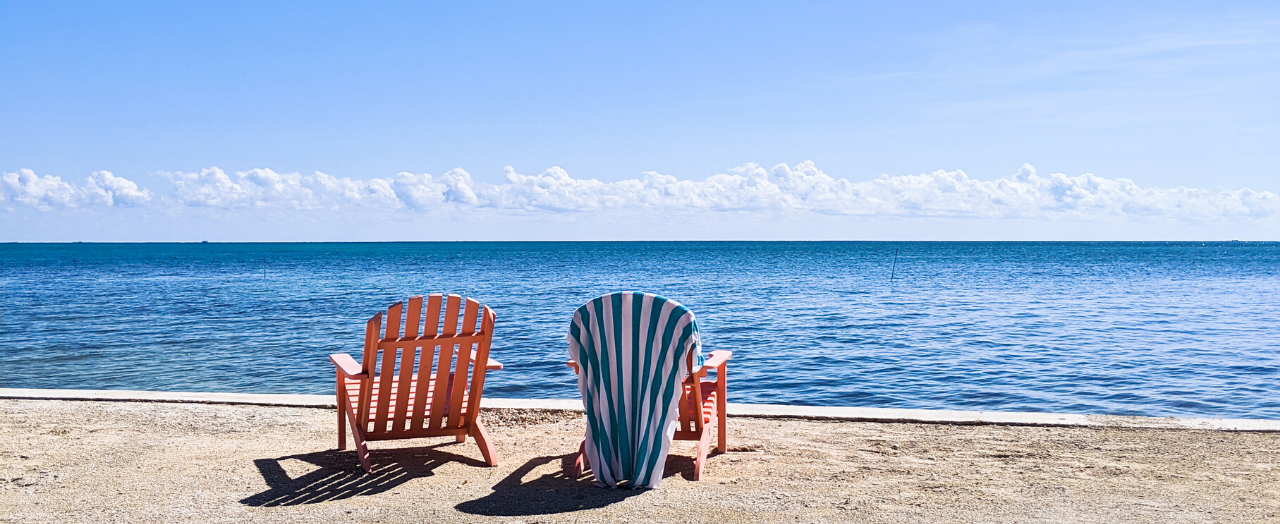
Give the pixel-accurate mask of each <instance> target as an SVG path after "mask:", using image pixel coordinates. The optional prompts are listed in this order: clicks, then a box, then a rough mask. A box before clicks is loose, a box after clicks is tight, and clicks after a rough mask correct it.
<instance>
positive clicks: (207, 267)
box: [0, 242, 1280, 419]
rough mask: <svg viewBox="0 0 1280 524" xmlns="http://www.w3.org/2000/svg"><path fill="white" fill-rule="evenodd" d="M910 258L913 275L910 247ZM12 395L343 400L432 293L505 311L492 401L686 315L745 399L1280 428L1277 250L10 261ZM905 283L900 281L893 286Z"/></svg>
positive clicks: (52, 254)
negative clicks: (604, 300) (370, 349)
mask: <svg viewBox="0 0 1280 524" xmlns="http://www.w3.org/2000/svg"><path fill="white" fill-rule="evenodd" d="M895 252H897V263H896V267H894V263H893V258H894V256H895V255H894V253H895ZM0 263H2V266H0V364H3V365H4V366H5V369H6V370H7V372H6V373H5V374H4V375H3V376H0V386H3V387H21V388H87V389H148V390H172V391H240V392H255V393H315V394H328V393H329V392H330V391H331V389H332V387H333V386H332V381H333V372H332V369H331V367H330V365H329V364H328V362H327V358H326V357H327V355H328V354H329V353H332V352H337V351H346V352H350V353H353V354H356V353H358V350H359V348H360V345H361V337H362V336H363V326H364V321H365V320H366V319H367V318H368V317H369V316H371V315H372V314H373V313H375V312H377V311H378V310H379V309H381V308H384V307H385V306H386V305H388V304H390V303H391V302H394V301H396V300H401V299H403V298H405V297H408V296H410V295H413V294H422V293H430V292H440V291H444V292H454V293H459V294H463V295H468V296H472V297H475V298H477V299H479V300H481V301H482V302H484V303H486V304H488V305H489V306H491V307H493V308H494V309H495V310H496V311H497V313H498V328H497V332H496V333H497V334H496V337H495V340H494V350H493V351H494V356H495V357H496V358H498V359H500V360H502V361H503V363H504V364H505V365H506V369H504V370H503V371H501V372H495V373H493V374H491V375H489V378H488V379H487V381H486V384H485V389H486V395H490V396H494V397H523V398H575V397H576V396H577V389H576V386H575V382H574V379H573V375H572V374H571V373H570V372H569V370H568V369H567V368H566V367H565V366H564V364H563V362H564V360H565V358H566V351H565V339H564V336H565V330H566V328H567V324H568V321H569V318H570V316H571V315H572V313H573V311H574V309H575V308H577V306H579V305H581V304H582V303H583V302H585V301H586V300H588V299H590V298H593V297H595V296H598V295H601V294H604V293H607V292H612V291H619V290H642V291H651V292H656V293H659V294H662V295H665V296H667V297H669V298H672V299H675V300H677V301H680V302H682V303H684V304H685V305H687V306H689V307H690V309H692V310H693V311H694V312H695V314H696V315H697V318H698V322H699V325H700V327H701V329H702V332H703V341H704V344H705V346H706V348H707V349H731V350H733V351H734V359H733V361H732V362H731V364H730V375H729V378H730V384H731V385H730V394H729V396H730V401H733V402H754V403H787V404H804V405H836V406H871V407H897V408H946V409H970V410H977V409H981V410H1000V411H1051V412H1073V413H1106V414H1126V415H1153V416H1166V415H1173V416H1210V417H1249V418H1272V419H1276V418H1280V380H1277V379H1280V336H1278V335H1277V332H1278V331H1277V330H1276V328H1275V326H1277V325H1280V304H1278V301H1277V299H1276V298H1275V297H1277V296H1280V293H1278V292H1280V243H1274V242H1271V243H1266V242H1263V243H1254V242H1219V243H1199V242H1195V243H1191V242H1185V243H1180V242H1171V243H1165V242H1146V243H1142V242H1136V243H1088V242H1085V243H1039V242H1028V243H1021V242H995V243H986V242H568V243H554V242H546V243H544V242H538V243H518V242H516V243H377V244H7V245H2V246H0ZM891 271H892V273H893V275H892V276H893V279H892V281H890V273H891Z"/></svg>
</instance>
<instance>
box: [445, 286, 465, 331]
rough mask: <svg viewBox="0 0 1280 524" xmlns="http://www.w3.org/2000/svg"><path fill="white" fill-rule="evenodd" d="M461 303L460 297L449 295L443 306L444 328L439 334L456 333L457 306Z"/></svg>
mask: <svg viewBox="0 0 1280 524" xmlns="http://www.w3.org/2000/svg"><path fill="white" fill-rule="evenodd" d="M461 304H462V297H460V296H458V295H449V298H448V300H447V301H446V303H445V307H444V330H443V331H441V332H440V334H442V335H456V334H457V333H458V307H459V306H460V305H461Z"/></svg>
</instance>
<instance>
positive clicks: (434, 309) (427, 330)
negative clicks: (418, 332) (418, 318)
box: [422, 293, 443, 335]
mask: <svg viewBox="0 0 1280 524" xmlns="http://www.w3.org/2000/svg"><path fill="white" fill-rule="evenodd" d="M442 298H443V297H442V296H441V295H440V294H439V293H433V294H431V295H429V296H427V322H426V325H425V326H423V327H422V333H423V334H424V335H435V334H436V331H437V330H438V329H440V303H441V301H442V300H441V299H442Z"/></svg>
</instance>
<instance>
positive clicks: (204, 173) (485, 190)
mask: <svg viewBox="0 0 1280 524" xmlns="http://www.w3.org/2000/svg"><path fill="white" fill-rule="evenodd" d="M505 171H506V177H505V178H506V181H505V182H503V183H500V184H491V183H486V182H480V181H476V180H474V179H473V178H472V177H471V175H470V174H469V173H468V172H467V171H465V170H463V169H461V168H458V169H453V170H450V171H448V172H446V173H444V174H442V175H438V176H433V175H430V174H412V173H399V174H397V175H395V176H392V177H388V178H371V179H368V180H360V179H353V178H348V177H335V176H332V175H328V174H325V173H322V172H315V173H313V174H310V175H303V174H300V173H277V172H275V171H272V170H270V169H251V170H248V171H241V172H236V173H234V174H229V173H226V172H224V171H223V170H221V169H219V168H217V167H210V168H207V169H203V170H201V171H200V172H199V173H194V172H191V173H184V172H176V173H165V174H164V176H165V177H166V178H167V179H168V180H169V181H170V182H171V184H172V188H171V189H172V191H171V192H168V193H167V194H166V195H165V196H157V193H156V192H153V191H151V190H150V189H147V188H142V187H139V185H138V184H137V183H136V182H134V181H131V180H128V179H126V178H123V177H118V176H115V175H114V174H112V173H111V172H109V171H96V172H94V173H93V174H91V175H90V176H89V177H87V178H86V179H85V181H84V183H83V184H76V183H73V182H68V181H64V180H62V179H61V178H60V177H58V176H52V175H39V174H36V173H35V172H33V171H31V170H29V169H22V170H19V171H18V172H16V173H3V174H0V206H3V209H4V212H5V213H9V214H12V213H18V212H21V210H22V209H28V210H35V211H37V212H40V213H57V212H59V211H65V210H70V209H77V208H88V209H93V208H102V207H133V208H154V209H161V210H165V211H167V212H169V213H180V214H183V213H188V212H196V213H199V212H200V211H201V210H206V211H219V212H230V213H234V212H236V210H249V209H279V210H318V211H324V210H330V211H334V212H348V211H354V212H360V211H371V210H378V211H387V210H393V211H395V212H399V213H407V214H415V213H417V214H421V213H430V212H433V211H437V210H458V209H493V210H499V211H511V212H520V213H545V214H559V215H563V214H574V213H587V212H596V211H601V210H609V211H617V212H626V211H628V210H640V209H650V210H662V211H664V212H670V213H685V214H689V213H704V212H734V211H737V212H783V213H792V214H795V213H802V214H804V213H808V214H815V215H846V216H863V215H868V216H900V217H942V218H946V217H976V218H989V219H1005V218H1014V219H1073V220H1085V221H1103V222H1105V221H1114V220H1117V219H1126V220H1133V219H1138V220H1141V219H1144V218H1159V219H1166V220H1168V219H1172V220H1174V221H1186V222H1196V223H1202V222H1213V221H1240V220H1255V219H1274V218H1277V217H1280V196H1277V195H1276V194H1275V193H1272V192H1270V191H1265V190H1264V191H1255V190H1251V189H1248V188H1242V189H1235V190H1220V191H1210V190H1207V189H1201V188H1188V187H1174V188H1157V187H1141V186H1139V185H1138V184H1136V183H1134V182H1133V181H1131V180H1128V179H1125V178H1104V177H1099V176H1096V175H1093V174H1084V175H1079V176H1068V175H1065V174H1062V173H1053V174H1048V175H1040V174H1038V173H1037V172H1036V170H1035V168H1034V167H1032V166H1031V165H1027V164H1024V165H1023V166H1022V168H1021V169H1019V170H1018V172H1017V173H1015V174H1013V175H1011V176H1008V177H1004V178H997V179H995V180H986V181H983V180H976V179H974V178H971V177H969V176H968V175H967V174H965V173H964V172H963V171H959V170H957V171H943V170H938V171H934V172H932V173H922V174H918V175H904V176H888V175H881V176H880V177H878V178H875V179H871V180H865V181H856V182H855V181H851V180H849V179H846V178H835V177H832V176H830V175H828V174H826V173H824V172H822V171H821V170H820V169H818V168H817V167H816V166H814V164H813V162H810V161H805V162H801V163H799V164H796V165H794V166H788V165H787V164H778V165H776V166H773V167H772V168H770V169H765V168H763V167H761V166H759V165H757V164H754V163H748V164H745V165H743V166H740V167H736V168H734V169H730V170H728V172H726V173H721V174H716V175H713V176H710V177H708V178H706V179H704V180H701V181H698V180H680V179H677V178H676V177H673V176H669V175H663V174H659V173H656V172H645V173H643V174H642V175H641V176H640V177H639V178H633V179H627V180H620V181H616V182H602V181H600V180H596V179H584V178H574V177H573V176H571V175H569V173H567V172H565V170H563V169H561V168H559V167H552V168H550V169H547V170H546V171H544V172H542V173H540V174H537V175H524V174H521V173H518V172H516V171H515V170H514V169H513V168H511V167H507V168H506V170H505Z"/></svg>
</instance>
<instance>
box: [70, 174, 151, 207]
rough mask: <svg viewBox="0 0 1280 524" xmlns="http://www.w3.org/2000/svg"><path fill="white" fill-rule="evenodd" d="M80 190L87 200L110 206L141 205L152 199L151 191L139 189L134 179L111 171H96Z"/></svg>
mask: <svg viewBox="0 0 1280 524" xmlns="http://www.w3.org/2000/svg"><path fill="white" fill-rule="evenodd" d="M80 191H81V194H82V195H84V197H85V200H86V201H93V202H97V203H101V204H103V205H108V206H111V205H118V206H130V207H132V206H141V205H144V204H146V203H147V202H150V201H151V191H148V190H146V189H139V188H138V184H137V183H135V182H134V181H132V180H129V179H127V178H124V177H118V176H115V175H113V174H111V172H110V171H94V172H93V174H92V175H89V178H86V179H85V185H84V187H83V188H81V190H80Z"/></svg>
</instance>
